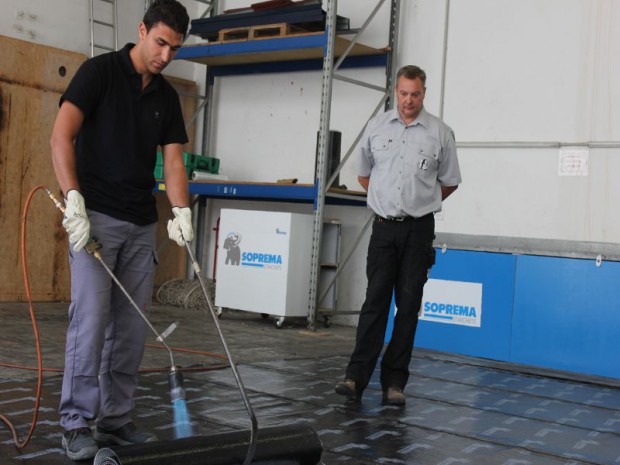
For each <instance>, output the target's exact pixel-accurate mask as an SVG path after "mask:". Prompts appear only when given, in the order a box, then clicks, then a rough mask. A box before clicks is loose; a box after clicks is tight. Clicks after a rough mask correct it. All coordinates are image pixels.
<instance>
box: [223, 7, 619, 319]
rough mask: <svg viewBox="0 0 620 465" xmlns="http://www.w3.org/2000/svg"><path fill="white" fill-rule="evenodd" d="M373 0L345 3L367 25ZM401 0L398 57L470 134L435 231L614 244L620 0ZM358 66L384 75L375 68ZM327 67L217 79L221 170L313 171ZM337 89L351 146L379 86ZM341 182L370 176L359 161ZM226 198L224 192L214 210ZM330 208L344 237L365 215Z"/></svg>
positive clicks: (372, 34)
mask: <svg viewBox="0 0 620 465" xmlns="http://www.w3.org/2000/svg"><path fill="white" fill-rule="evenodd" d="M375 3H376V2H374V1H372V0H368V1H367V0H356V1H355V2H353V1H347V0H340V1H339V13H340V14H341V15H344V16H348V17H350V18H351V23H352V25H353V26H360V25H361V22H362V21H363V20H364V19H365V17H366V16H367V14H368V12H369V11H370V10H371V9H372V8H373V7H374V5H375ZM387 3H389V2H387ZM401 3H402V5H401V7H402V10H401V22H400V36H399V44H398V53H397V56H398V58H397V59H398V64H399V65H404V64H409V63H413V64H417V65H419V66H421V67H422V68H424V69H425V70H426V71H427V74H428V82H427V97H426V107H427V109H428V110H429V111H430V112H432V113H434V114H436V115H440V116H442V117H443V118H444V120H445V121H446V122H447V123H448V124H449V125H451V126H452V128H453V129H454V131H455V133H456V137H457V142H458V144H459V158H460V162H461V168H462V172H463V178H464V183H463V185H462V186H461V188H460V189H459V190H458V191H457V193H456V194H455V195H454V196H453V197H451V198H450V199H449V200H448V201H447V202H446V203H445V205H444V211H443V212H441V213H440V214H438V215H437V217H436V219H437V230H438V232H439V233H453V234H463V235H473V236H476V237H492V238H493V237H498V236H499V237H507V238H529V239H535V240H536V239H540V240H544V239H551V240H564V241H569V243H575V244H580V246H581V247H583V243H589V242H592V243H599V242H602V243H612V244H614V245H616V246H617V244H618V237H620V219H619V218H618V215H615V209H614V208H613V200H614V199H617V198H620V186H618V184H617V183H612V179H614V177H616V176H617V175H618V174H619V173H620V157H619V156H618V155H620V154H619V149H618V146H619V144H620V143H619V141H620V125H619V124H618V109H619V108H620V79H619V77H620V76H619V74H620V53H619V52H620V51H619V50H618V48H619V46H620V45H619V44H620V27H618V26H619V25H620V9H619V8H617V5H616V4H615V3H614V1H612V0H598V1H590V0H568V1H564V0H547V1H545V2H539V1H537V0H524V1H519V2H515V1H511V0H500V1H497V0H453V1H451V2H446V1H444V2H437V1H435V0H405V1H402V2H401ZM223 4H224V8H234V7H238V6H246V5H247V2H244V1H242V0H236V1H233V0H227V1H225V2H223ZM448 6H449V10H448V9H447V7H448ZM387 14H388V12H387V5H385V6H384V7H383V9H382V11H381V12H380V14H379V15H378V17H377V18H376V19H375V22H373V23H372V25H371V27H370V28H369V31H368V33H367V35H366V36H365V38H364V39H363V40H362V43H365V44H368V45H373V46H382V45H384V44H385V43H386V40H387V39H386V33H387V31H386V28H385V27H386V24H387ZM444 33H445V37H444ZM444 59H445V66H444ZM347 74H351V75H355V76H356V77H361V78H362V79H365V80H367V81H369V82H372V83H376V84H382V83H384V80H385V76H384V75H383V73H382V71H381V70H375V69H370V70H358V71H348V72H347ZM320 81H321V80H320V73H313V72H307V73H295V74H292V73H289V74H286V75H277V74H268V75H256V76H254V75H253V76H239V77H225V78H221V79H219V80H218V82H217V88H218V93H217V97H216V109H217V111H216V116H215V118H214V121H215V126H214V132H213V138H212V141H211V151H212V153H213V154H215V155H216V156H218V157H220V158H221V159H222V164H221V171H222V173H223V174H226V175H228V176H229V177H230V178H231V179H238V180H245V181H275V180H277V179H279V178H290V177H296V178H299V181H300V182H312V179H313V175H314V152H315V142H316V131H317V130H318V124H319V109H320V86H321V82H320ZM333 92H334V106H333V107H332V124H331V127H332V129H335V130H340V131H342V132H343V153H344V152H346V150H347V149H348V147H349V146H350V144H351V142H352V141H353V140H354V138H355V136H356V135H357V132H358V130H359V128H360V127H361V125H363V124H364V122H365V118H366V115H368V114H369V113H370V111H371V109H372V108H374V106H375V105H376V103H377V101H378V99H379V95H377V93H376V92H375V91H372V90H365V89H359V88H354V87H352V86H351V85H350V84H346V83H342V82H340V81H336V82H334V91H333ZM573 148H575V149H577V151H578V157H587V159H585V160H584V159H583V158H579V160H581V161H582V162H587V175H580V176H560V175H559V169H560V160H561V158H560V155H561V154H563V155H566V154H567V151H568V150H571V149H573ZM569 154H570V152H569ZM248 160H255V162H254V161H253V162H248ZM340 182H341V183H342V184H345V185H347V187H349V188H350V189H359V186H358V185H357V181H356V166H355V161H353V160H352V161H351V162H350V163H349V164H348V165H347V166H345V169H344V170H343V172H342V174H341V176H340ZM222 204H223V205H226V206H227V207H229V208H261V207H260V206H256V205H254V204H247V205H244V204H243V203H234V204H235V205H236V206H231V205H230V202H226V203H222ZM219 205H220V203H218V202H214V206H213V209H214V212H215V213H214V214H215V216H217V209H218V208H219ZM267 208H272V207H267ZM283 208H284V207H283ZM328 214H331V215H332V216H334V215H335V216H338V217H339V218H340V219H342V220H343V222H344V224H345V225H347V227H346V228H345V230H344V241H343V243H344V244H345V248H346V244H350V243H351V241H352V239H353V238H354V237H355V236H356V234H357V232H358V231H359V228H360V227H361V224H363V221H364V220H365V218H366V216H367V214H366V213H365V212H364V211H363V209H360V208H356V207H347V208H342V207H332V208H331V210H330V211H328ZM366 244H367V237H366V238H365V239H364V240H363V241H362V243H361V245H360V249H359V251H358V253H357V255H356V257H355V259H354V260H353V261H352V262H351V264H349V266H348V269H347V272H346V273H344V274H343V277H342V278H341V281H340V292H339V293H340V305H341V307H342V308H343V309H346V310H348V309H355V308H359V306H360V305H361V301H362V300H363V294H364V290H365V284H366V283H365V278H364V277H363V272H364V271H363V270H364V263H365V247H366ZM482 246H484V244H482ZM569 247H570V245H569ZM360 275H361V278H360ZM347 321H350V322H351V323H354V322H355V318H348V319H347Z"/></svg>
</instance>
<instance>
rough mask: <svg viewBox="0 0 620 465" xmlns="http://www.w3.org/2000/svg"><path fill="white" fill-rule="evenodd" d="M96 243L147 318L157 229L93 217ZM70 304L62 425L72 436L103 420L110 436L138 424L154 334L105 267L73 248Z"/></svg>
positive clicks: (91, 223) (82, 251)
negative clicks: (140, 389)
mask: <svg viewBox="0 0 620 465" xmlns="http://www.w3.org/2000/svg"><path fill="white" fill-rule="evenodd" d="M87 213H88V217H89V219H90V225H91V236H94V237H97V238H98V241H99V243H100V244H101V245H102V248H101V250H100V252H101V254H102V256H103V259H104V261H105V263H106V264H107V265H108V267H109V268H110V269H111V270H112V272H113V273H114V275H115V276H116V277H117V279H118V280H119V281H120V283H121V284H122V285H123V287H124V288H125V289H126V291H127V293H128V294H129V295H130V296H131V298H132V299H133V300H134V301H135V302H136V304H137V305H138V306H139V307H140V309H141V310H142V311H143V312H144V313H145V315H148V311H149V307H150V303H151V296H152V292H153V280H154V275H155V268H156V257H155V241H156V231H157V223H153V224H150V225H147V226H137V225H135V224H133V223H129V222H126V221H120V220H117V219H115V218H112V217H110V216H107V215H104V214H102V213H98V212H95V211H92V210H88V211H87ZM69 262H70V266H71V304H70V306H69V328H68V330H67V342H66V348H65V372H64V378H63V383H62V396H61V399H60V424H61V426H62V427H63V428H64V429H65V430H67V431H69V430H72V429H75V428H81V427H85V426H86V427H87V426H88V421H89V420H93V419H96V422H97V425H98V426H100V427H101V428H104V429H111V430H113V429H117V428H120V427H121V426H123V425H125V424H126V423H128V422H130V421H131V417H130V412H131V410H132V408H133V395H134V392H135V390H136V384H137V373H138V368H139V366H140V362H141V360H142V355H143V352H144V342H145V339H146V331H147V329H148V327H147V325H146V323H145V322H144V320H143V319H142V318H141V317H140V315H139V314H138V312H137V311H136V309H135V308H134V307H133V305H131V303H130V302H129V300H128V299H127V297H126V296H125V295H124V294H123V292H122V291H121V290H120V289H119V287H118V286H117V285H116V284H115V283H114V282H113V280H112V278H111V277H110V275H109V274H108V273H107V272H106V270H105V269H104V267H103V265H102V264H101V263H100V262H99V261H98V260H97V259H96V258H95V257H94V256H91V255H89V254H88V253H87V252H86V251H85V250H81V251H80V252H77V253H76V252H74V251H73V248H72V246H70V247H69Z"/></svg>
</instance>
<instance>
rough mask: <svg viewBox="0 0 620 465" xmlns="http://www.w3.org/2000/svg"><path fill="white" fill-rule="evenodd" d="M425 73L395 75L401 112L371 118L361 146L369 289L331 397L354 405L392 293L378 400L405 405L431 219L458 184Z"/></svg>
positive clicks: (448, 135)
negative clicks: (429, 103)
mask: <svg viewBox="0 0 620 465" xmlns="http://www.w3.org/2000/svg"><path fill="white" fill-rule="evenodd" d="M425 92H426V73H425V72H424V71H423V70H421V69H420V68H418V67H417V66H404V67H403V68H401V69H400V70H399V71H398V74H397V84H396V97H397V102H398V108H397V109H394V110H390V111H387V112H385V113H383V114H382V115H379V116H377V117H375V118H373V119H371V120H370V121H369V122H368V124H367V126H366V130H365V132H364V136H363V137H362V140H361V142H360V144H359V147H358V151H359V160H360V164H359V172H358V173H359V176H358V180H359V182H360V184H361V185H362V187H364V189H365V190H366V191H368V208H370V209H371V210H372V211H373V212H374V214H375V219H374V223H373V228H372V235H371V237H370V243H369V245H368V258H367V264H366V274H367V277H368V288H367V290H366V300H365V302H364V305H363V306H362V310H361V312H360V317H359V322H358V326H357V335H356V343H355V349H354V350H353V354H352V355H351V359H350V361H349V365H348V366H347V369H346V374H345V379H344V380H343V381H340V382H339V383H338V384H336V392H337V393H338V394H341V395H344V396H346V397H347V402H349V403H351V402H352V403H355V402H359V401H360V400H361V397H362V393H363V392H364V389H365V388H366V386H368V382H369V381H370V378H371V376H372V372H373V371H374V368H375V365H376V363H377V360H378V358H379V355H380V354H381V349H382V348H383V341H384V338H385V330H386V327H387V322H388V315H389V310H390V304H391V300H392V293H393V292H394V295H395V300H396V308H397V309H398V311H397V313H396V316H395V318H394V330H393V333H392V338H391V340H390V342H389V344H388V346H387V348H386V350H385V353H384V354H383V358H382V360H381V377H380V380H381V387H382V389H383V401H384V402H385V403H387V404H391V405H403V404H405V396H404V394H403V389H404V388H405V385H406V384H407V381H408V379H409V362H410V360H411V351H412V349H413V341H414V337H415V331H416V327H417V324H418V312H419V310H420V305H421V303H422V291H423V288H424V284H425V283H426V280H427V277H428V272H429V270H430V268H431V267H432V266H433V264H434V263H435V249H434V248H433V239H434V238H435V218H434V216H433V214H434V213H435V212H438V211H440V210H441V204H442V201H443V200H445V199H446V198H447V197H448V196H449V195H450V194H452V193H453V192H454V191H455V190H456V188H457V187H458V185H459V184H460V183H461V173H460V170H459V163H458V159H457V157H456V144H455V141H454V133H453V132H452V129H450V127H448V126H447V125H446V124H445V123H444V122H443V121H441V120H440V119H439V118H437V117H435V116H433V115H431V114H430V113H428V112H427V111H426V110H425V109H424V106H423V104H424V96H425Z"/></svg>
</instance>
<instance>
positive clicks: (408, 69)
mask: <svg viewBox="0 0 620 465" xmlns="http://www.w3.org/2000/svg"><path fill="white" fill-rule="evenodd" d="M400 77H405V78H406V79H411V80H413V79H417V78H420V81H422V84H423V85H424V86H425V87H426V73H425V72H424V70H423V69H422V68H418V67H417V66H415V65H407V66H403V67H402V68H401V69H399V70H398V73H397V74H396V80H398V79H400Z"/></svg>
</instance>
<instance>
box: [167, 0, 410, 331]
mask: <svg viewBox="0 0 620 465" xmlns="http://www.w3.org/2000/svg"><path fill="white" fill-rule="evenodd" d="M351 1H352V0H351ZM387 1H388V0H378V1H377V4H376V6H375V7H374V9H373V10H372V12H371V13H370V15H369V16H368V18H367V19H366V21H365V22H364V23H363V25H362V26H361V27H360V28H359V29H357V30H354V31H349V32H348V33H349V34H354V35H353V37H352V38H351V39H349V40H348V41H346V42H345V43H344V45H343V43H342V41H340V40H339V39H338V37H337V31H336V20H337V9H338V0H324V6H325V10H326V16H325V31H324V33H322V34H319V35H310V36H304V37H300V38H298V37H292V38H290V39H278V40H260V41H247V42H242V43H224V44H213V45H209V44H206V45H203V46H200V45H199V46H191V47H184V48H182V49H181V50H180V51H179V53H178V54H177V59H183V60H189V61H194V62H198V63H203V64H206V65H207V66H208V68H207V78H206V80H207V90H206V95H207V96H209V97H210V96H212V95H213V83H214V77H215V76H225V75H230V74H245V73H248V72H250V70H252V72H257V69H258V68H261V69H262V71H259V72H282V71H283V70H288V71H291V70H302V69H303V70H307V69H313V67H314V68H315V69H316V65H312V60H310V59H308V60H306V61H304V63H307V64H303V65H302V66H299V64H298V63H300V62H301V61H300V60H299V59H298V58H289V59H287V58H286V57H284V58H282V57H281V56H280V57H277V58H275V57H276V56H277V54H278V53H287V52H290V51H291V50H297V51H299V50H301V51H303V52H304V54H306V53H311V51H312V50H317V49H318V50H320V51H321V54H322V64H320V65H319V67H318V69H321V70H322V85H321V107H320V121H319V135H318V147H317V155H316V176H315V183H314V186H313V187H312V188H307V187H306V186H299V187H296V186H265V187H264V188H263V187H262V186H246V185H239V184H236V183H227V182H226V183H221V184H214V183H209V184H208V185H197V184H196V185H193V186H192V185H190V192H192V193H193V194H197V195H199V196H204V197H216V198H243V199H270V200H281V201H286V200H295V201H299V200H301V201H311V202H313V204H314V212H313V231H312V253H311V263H310V266H311V272H310V289H309V304H308V317H307V319H308V327H309V328H311V329H314V327H315V323H316V319H317V315H318V309H319V303H320V302H319V295H318V293H319V274H320V260H321V241H322V236H323V225H324V217H323V213H324V208H325V204H326V201H327V202H328V203H331V202H334V203H343V202H344V203H347V199H346V196H342V195H333V194H330V193H329V192H328V190H329V188H330V186H331V185H332V184H333V182H334V180H335V179H336V177H337V175H338V173H339V172H340V170H341V169H342V167H343V166H344V164H345V163H346V162H347V160H348V158H349V156H350V155H351V154H352V152H353V150H354V148H355V146H356V145H357V143H358V142H359V140H360V139H361V136H362V132H363V128H362V129H360V132H359V134H358V136H357V137H356V139H355V141H354V142H353V144H352V145H351V147H350V149H349V150H348V151H347V153H346V155H345V156H344V157H343V158H342V161H341V162H340V164H339V166H338V167H337V168H336V169H335V171H334V173H332V174H331V175H330V177H329V178H328V173H327V157H328V150H329V147H328V144H329V136H330V134H329V132H330V114H331V106H332V82H333V80H334V79H337V80H340V81H343V82H347V83H350V84H353V85H358V86H363V87H366V88H370V89H374V90H377V91H379V92H381V93H383V96H382V98H381V99H380V101H379V103H378V105H377V106H376V108H375V109H374V111H373V113H372V114H371V115H370V116H369V117H372V116H374V115H375V114H376V113H378V112H379V110H381V109H382V108H386V109H387V108H389V107H390V106H391V95H392V93H393V82H394V71H395V70H394V68H395V67H394V63H395V50H396V44H397V38H398V24H399V12H400V0H390V14H389V33H388V45H387V48H386V49H384V50H383V51H382V52H381V53H374V52H373V51H370V48H369V47H365V46H363V45H359V44H358V39H359V37H360V36H361V35H362V34H363V32H364V31H365V30H366V28H367V26H368V25H369V23H370V22H371V20H372V19H373V18H374V17H375V16H376V14H377V13H378V12H379V10H380V9H381V7H382V6H383V5H384V4H385V3H386V2H387ZM276 43H277V44H282V45H281V46H280V45H276ZM336 48H338V49H339V53H338V59H337V60H335V58H336V53H335V51H336ZM360 49H361V50H360ZM375 50H376V49H375ZM265 55H266V56H267V57H268V58H267V59H264V60H262V61H263V63H255V61H256V59H255V58H256V57H259V56H260V57H264V56H265ZM231 57H233V58H232V59H231ZM234 57H238V59H236V60H235V59H234ZM244 57H246V58H244ZM250 57H252V59H250ZM269 57H274V60H273V62H270V61H269ZM345 59H346V60H348V61H347V62H345ZM276 61H277V63H275V62H276ZM293 61H295V63H297V64H295V65H294V66H291V67H290V68H286V65H283V63H286V62H289V63H292V62H293ZM341 65H344V66H343V67H348V66H351V67H365V66H366V67H367V66H384V67H385V68H386V85H385V87H380V86H376V85H373V84H369V83H366V82H363V81H359V80H356V79H352V78H350V77H346V76H344V75H340V74H338V73H337V71H338V70H339V69H340V67H341ZM211 111H212V107H211V105H205V109H204V121H205V123H204V130H203V144H202V145H203V152H204V153H209V152H210V151H209V144H210V137H209V133H210V121H211V114H210V113H211ZM238 191H239V192H238ZM240 192H243V194H240ZM343 197H345V198H344V200H343ZM349 201H350V202H351V203H352V204H360V201H359V199H357V201H356V200H349ZM365 230H366V227H365V228H364V229H363V230H362V233H360V236H358V239H357V240H359V237H361V235H362V234H363V232H364V231H365ZM352 252H353V249H351V250H350V252H349V256H350V254H351V253H352ZM347 259H348V256H347V257H345V258H344V259H343V260H342V261H341V262H340V265H339V266H340V267H342V266H343V265H344V264H346V261H347ZM339 271H340V270H337V271H336V273H335V274H334V278H333V279H332V281H331V283H330V284H328V286H334V285H335V281H336V279H337V276H338V274H339ZM321 287H323V286H321ZM325 295H326V292H325V290H323V296H325ZM327 318H328V317H327V316H326V321H328V320H327Z"/></svg>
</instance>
